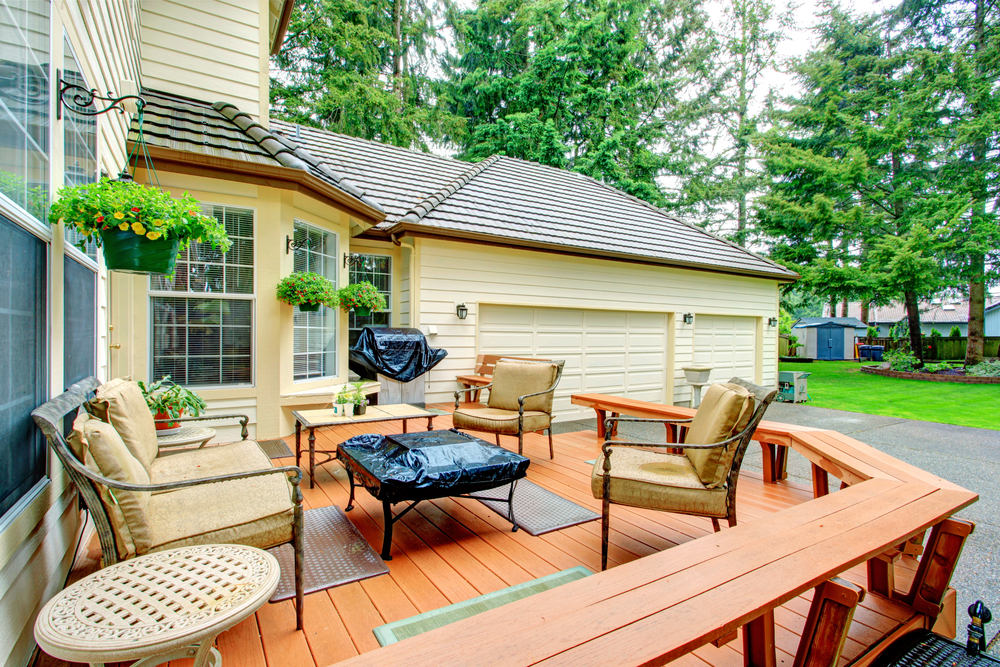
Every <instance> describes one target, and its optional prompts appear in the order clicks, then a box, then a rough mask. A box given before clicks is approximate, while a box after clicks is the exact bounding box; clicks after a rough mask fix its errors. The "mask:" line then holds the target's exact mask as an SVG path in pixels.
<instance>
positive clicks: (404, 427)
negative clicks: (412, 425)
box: [403, 419, 406, 433]
mask: <svg viewBox="0 0 1000 667" xmlns="http://www.w3.org/2000/svg"><path fill="white" fill-rule="evenodd" d="M403 433H406V420H405V419H404V420H403Z"/></svg>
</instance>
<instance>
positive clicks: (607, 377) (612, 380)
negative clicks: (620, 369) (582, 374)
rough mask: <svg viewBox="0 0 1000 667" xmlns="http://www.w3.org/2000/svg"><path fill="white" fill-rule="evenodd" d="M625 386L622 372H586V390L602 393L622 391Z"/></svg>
mask: <svg viewBox="0 0 1000 667" xmlns="http://www.w3.org/2000/svg"><path fill="white" fill-rule="evenodd" d="M624 387H625V375H624V374H623V373H608V374H600V373H587V391H591V392H592V391H597V392H599V393H602V394H610V393H614V392H618V393H622V392H623V391H624Z"/></svg>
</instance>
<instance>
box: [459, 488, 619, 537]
mask: <svg viewBox="0 0 1000 667" xmlns="http://www.w3.org/2000/svg"><path fill="white" fill-rule="evenodd" d="M509 489H510V487H507V486H501V487H498V488H496V489H489V490H486V491H477V492H476V494H475V495H476V496H477V498H478V500H479V502H481V503H482V504H484V505H486V506H487V507H489V508H490V509H491V510H493V511H494V512H496V513H497V514H499V515H500V516H502V517H503V518H505V519H506V518H507V503H498V502H494V501H491V500H488V499H485V498H503V499H504V500H506V499H507V494H508V493H509V492H510V491H509ZM514 518H516V519H517V526H518V528H523V529H524V530H525V532H527V533H528V534H529V535H534V536H536V537H537V536H539V535H544V534H545V533H551V532H552V531H555V530H562V529H563V528H569V527H570V526H576V525H577V524H581V523H587V522H588V521H594V520H595V519H600V518H601V515H600V514H597V513H596V512H592V511H590V510H589V509H587V508H586V507H580V506H579V505H577V504H576V503H574V502H572V501H569V500H566V499H565V498H563V497H562V496H559V495H556V494H554V493H552V492H551V491H548V490H546V489H543V488H542V487H540V486H538V485H537V484H534V483H533V482H529V481H528V480H526V479H521V480H518V482H517V486H516V487H515V488H514Z"/></svg>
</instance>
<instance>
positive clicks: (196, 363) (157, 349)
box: [152, 297, 253, 385]
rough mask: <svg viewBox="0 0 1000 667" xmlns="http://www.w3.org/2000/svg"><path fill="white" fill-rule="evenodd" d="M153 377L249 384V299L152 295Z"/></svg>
mask: <svg viewBox="0 0 1000 667" xmlns="http://www.w3.org/2000/svg"><path fill="white" fill-rule="evenodd" d="M152 302H153V375H152V377H153V378H154V379H157V380H158V379H160V378H161V377H163V376H164V375H169V376H170V377H171V379H172V380H174V381H175V382H177V383H179V384H186V385H220V384H250V382H251V380H252V377H251V375H252V374H251V368H252V364H251V361H252V351H251V350H252V345H251V340H252V328H253V318H252V313H253V308H252V303H251V302H249V301H231V300H228V299H198V298H188V297H152Z"/></svg>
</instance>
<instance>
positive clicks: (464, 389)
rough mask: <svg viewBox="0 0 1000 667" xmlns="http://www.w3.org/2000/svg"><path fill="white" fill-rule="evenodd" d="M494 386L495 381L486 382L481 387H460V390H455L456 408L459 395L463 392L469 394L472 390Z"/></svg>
mask: <svg viewBox="0 0 1000 667" xmlns="http://www.w3.org/2000/svg"><path fill="white" fill-rule="evenodd" d="M492 386H493V383H492V382H490V383H489V384H484V385H481V386H479V387H464V388H462V389H459V390H458V391H456V392H455V407H456V408H457V407H458V397H459V396H461V395H462V394H463V393H466V394H467V393H469V392H472V391H482V390H483V389H489V388H490V387H492Z"/></svg>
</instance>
